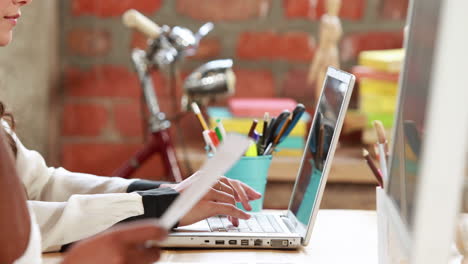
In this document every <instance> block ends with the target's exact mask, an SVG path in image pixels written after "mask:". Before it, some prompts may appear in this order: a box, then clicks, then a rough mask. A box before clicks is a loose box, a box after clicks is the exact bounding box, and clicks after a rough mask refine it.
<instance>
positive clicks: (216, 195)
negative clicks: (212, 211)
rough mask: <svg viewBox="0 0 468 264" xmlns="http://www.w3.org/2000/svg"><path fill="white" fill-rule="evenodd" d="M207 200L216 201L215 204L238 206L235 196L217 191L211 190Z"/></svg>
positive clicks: (206, 197) (206, 196)
mask: <svg viewBox="0 0 468 264" xmlns="http://www.w3.org/2000/svg"><path fill="white" fill-rule="evenodd" d="M204 199H205V200H208V201H214V202H221V203H228V204H233V205H235V204H236V200H235V199H234V196H232V195H231V194H229V193H225V192H222V191H219V190H216V189H213V188H211V190H210V191H209V192H208V193H207V194H206V195H205V198H204Z"/></svg>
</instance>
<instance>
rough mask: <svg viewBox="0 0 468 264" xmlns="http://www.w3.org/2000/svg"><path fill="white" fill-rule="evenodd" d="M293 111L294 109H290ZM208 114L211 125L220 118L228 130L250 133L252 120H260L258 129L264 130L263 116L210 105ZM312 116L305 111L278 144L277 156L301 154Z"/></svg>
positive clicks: (214, 124)
mask: <svg viewBox="0 0 468 264" xmlns="http://www.w3.org/2000/svg"><path fill="white" fill-rule="evenodd" d="M289 110H290V111H292V109H289ZM208 116H209V119H210V125H211V126H212V127H214V126H216V120H217V119H220V120H221V121H222V123H223V126H224V128H225V129H226V132H228V133H229V132H235V133H240V134H244V135H247V134H248V133H249V129H250V126H251V125H252V120H254V119H257V120H258V126H257V128H256V131H257V132H258V133H261V132H262V131H263V116H255V117H245V116H241V117H239V116H234V115H233V114H232V112H231V111H230V109H229V108H227V107H209V108H208ZM309 120H310V116H309V115H308V114H307V113H304V115H303V116H302V118H301V120H300V121H299V122H298V123H297V125H296V126H295V127H294V129H293V130H292V131H291V133H290V134H289V136H288V137H287V138H286V139H284V141H283V142H282V143H281V144H279V145H278V147H277V149H278V152H277V153H275V155H276V156H301V155H302V152H303V150H304V146H305V137H306V136H307V122H308V121H309Z"/></svg>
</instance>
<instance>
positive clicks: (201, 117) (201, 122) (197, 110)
mask: <svg viewBox="0 0 468 264" xmlns="http://www.w3.org/2000/svg"><path fill="white" fill-rule="evenodd" d="M192 110H193V112H194V113H195V115H197V117H198V120H199V121H200V124H201V126H202V127H203V130H209V128H208V126H207V125H206V122H205V118H203V116H202V114H201V111H200V108H199V107H198V105H197V103H195V102H193V103H192Z"/></svg>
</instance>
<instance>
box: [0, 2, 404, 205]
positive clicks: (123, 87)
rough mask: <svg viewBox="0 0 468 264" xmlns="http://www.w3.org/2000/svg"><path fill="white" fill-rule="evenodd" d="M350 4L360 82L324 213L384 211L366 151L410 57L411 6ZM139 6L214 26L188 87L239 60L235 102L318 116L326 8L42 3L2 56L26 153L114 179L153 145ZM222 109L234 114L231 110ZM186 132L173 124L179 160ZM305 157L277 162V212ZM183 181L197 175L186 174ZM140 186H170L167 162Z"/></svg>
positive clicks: (194, 153) (161, 95)
mask: <svg viewBox="0 0 468 264" xmlns="http://www.w3.org/2000/svg"><path fill="white" fill-rule="evenodd" d="M341 4H342V6H341V9H340V12H339V18H340V20H341V23H342V28H343V35H342V36H341V38H340V40H339V42H338V43H337V47H338V50H339V58H340V63H341V68H342V69H343V70H346V71H349V72H352V73H354V74H355V75H356V76H357V86H356V88H355V92H354V94H353V99H352V102H351V106H350V108H351V109H350V111H349V113H348V116H347V118H346V121H345V126H344V131H343V135H342V138H341V144H340V147H339V149H338V151H337V154H336V155H335V160H334V164H333V167H332V172H331V175H330V178H329V182H328V185H327V189H326V193H325V196H324V201H323V207H324V208H355V209H373V208H375V186H376V181H375V179H374V177H373V176H372V174H371V172H370V170H369V168H368V167H367V165H366V164H365V162H364V160H363V159H362V155H361V150H362V147H363V146H364V147H368V148H369V149H370V150H373V143H374V142H375V140H376V138H375V135H374V134H373V132H372V127H371V126H370V124H371V121H372V120H373V119H382V120H383V121H385V122H384V124H385V126H386V128H387V129H388V130H389V131H390V130H391V123H392V120H391V118H392V117H393V112H392V111H393V109H394V104H395V98H396V84H397V80H398V71H399V65H400V64H401V60H402V56H401V52H400V53H398V50H397V51H396V52H397V54H396V55H395V54H394V53H395V49H399V48H401V47H402V45H403V27H404V25H405V18H406V11H407V6H408V0H342V3H341ZM130 8H134V9H137V10H139V11H140V12H142V13H143V14H145V15H146V16H148V17H149V18H151V19H152V20H154V21H155V22H156V23H158V24H159V25H169V26H171V27H172V26H176V25H177V26H182V27H186V28H188V29H190V30H192V31H196V30H198V28H199V27H200V26H201V25H203V24H204V23H205V22H208V21H211V22H213V23H214V29H213V31H212V32H210V33H209V34H208V35H207V37H206V38H204V39H203V40H202V41H201V43H200V48H199V51H198V53H197V54H196V55H194V56H191V57H188V58H186V59H185V61H184V62H183V63H181V64H180V65H179V70H180V74H181V76H182V77H183V78H185V77H186V76H187V75H188V74H189V73H190V72H191V71H192V70H194V69H195V68H196V67H198V66H200V65H201V64H203V63H206V62H208V61H210V60H214V59H223V58H231V59H233V61H234V66H233V69H234V73H235V76H236V86H235V88H236V90H235V93H234V95H233V96H232V97H231V98H291V99H293V100H295V101H296V102H297V103H302V104H304V105H305V106H306V108H307V111H308V112H309V114H310V115H312V114H313V110H314V107H315V97H314V95H315V89H316V88H315V85H313V84H309V83H308V81H307V75H308V70H309V67H310V65H311V63H312V61H313V59H314V55H315V53H316V51H317V48H318V43H319V24H320V19H321V17H322V15H323V14H324V13H325V12H326V0H134V1H131V0H107V1H95V0H60V1H58V0H48V1H37V0H36V1H33V3H32V4H31V5H30V6H28V7H25V8H23V10H22V11H23V16H22V18H21V19H20V22H19V25H18V26H17V28H16V29H15V33H14V36H15V37H14V41H13V43H12V44H11V45H10V46H8V47H6V48H1V49H0V61H1V63H0V100H1V101H3V102H4V103H5V104H6V105H7V108H8V109H9V110H10V111H12V112H13V113H14V115H15V117H16V119H17V122H18V125H17V127H18V128H17V132H18V134H19V136H20V138H21V139H22V141H23V143H24V144H25V145H26V146H27V147H28V148H30V149H35V150H37V151H39V152H40V153H41V154H43V155H44V157H45V158H46V160H47V162H48V164H49V165H50V166H63V167H65V168H67V169H69V170H73V171H79V172H88V173H93V174H98V175H106V176H107V175H111V174H112V172H113V171H114V170H115V169H116V168H117V167H119V166H120V165H121V164H122V163H123V162H124V161H125V160H127V159H128V158H130V157H131V156H132V154H133V153H135V152H136V151H137V150H138V149H139V148H140V147H141V146H142V145H143V144H144V143H143V142H144V140H143V129H142V125H141V124H142V117H141V114H140V108H141V101H140V97H141V88H140V86H139V81H138V78H137V75H136V73H135V72H134V70H133V66H132V63H131V60H130V53H131V50H132V49H133V48H145V47H146V45H147V41H146V37H144V36H143V35H141V34H139V33H137V32H135V31H133V30H130V29H128V28H126V27H125V26H124V25H123V23H122V19H121V16H122V14H123V13H124V12H125V11H126V10H127V9H130ZM367 51H375V53H372V52H371V53H366V52H367ZM385 51H390V55H389V53H385ZM382 52H383V53H382ZM391 52H393V53H391ZM395 65H396V66H395ZM154 81H155V82H154V85H155V88H156V93H157V96H158V99H159V103H160V104H161V108H162V110H163V111H164V112H166V113H168V114H170V113H171V112H172V110H173V105H172V102H173V101H172V100H173V98H172V97H173V94H175V96H177V97H178V98H179V100H180V96H181V94H182V88H181V86H180V85H177V86H176V87H175V88H173V89H175V91H173V90H170V89H169V88H168V85H167V83H168V76H167V74H165V73H164V72H156V73H155V75H154ZM369 100H371V101H372V103H369ZM379 100H380V101H379ZM381 105H385V109H381V108H379V106H381ZM211 106H218V107H225V108H228V100H227V99H222V100H217V101H216V102H214V103H212V104H211ZM233 118H235V117H233ZM260 118H261V117H260ZM309 121H310V120H309ZM305 122H308V120H305ZM178 125H179V127H180V128H179V129H180V130H181V131H184V134H183V138H184V139H185V141H186V145H187V148H188V153H189V155H188V157H185V156H184V157H182V156H180V154H179V153H181V152H179V151H178V152H177V154H178V155H179V158H180V159H181V160H183V159H189V161H190V162H191V164H192V166H193V167H194V168H196V167H197V165H198V164H200V162H201V161H202V160H203V159H204V157H205V154H204V150H203V146H204V144H203V139H202V136H201V128H200V124H199V123H198V120H197V119H196V117H195V115H187V116H185V117H184V118H182V119H181V120H180V122H179V124H178ZM175 132H176V131H175V129H174V126H173V127H172V128H171V135H172V136H173V137H172V138H173V141H174V143H175V146H176V149H177V150H178V149H179V144H178V142H179V141H177V137H176V136H175ZM306 132H307V131H304V132H303V134H302V135H299V136H302V137H305V136H306ZM296 147H297V146H296ZM301 147H302V146H299V147H298V149H299V150H300V149H301ZM370 152H373V151H370ZM297 153H298V152H297V151H296V152H294V151H291V152H290V153H289V154H287V155H278V156H275V157H274V158H273V164H272V167H271V168H270V175H269V177H270V178H269V179H270V180H269V182H268V186H267V193H266V198H265V207H267V208H285V207H287V201H288V199H289V195H290V193H291V190H292V187H293V186H292V185H293V182H294V178H295V177H296V172H297V167H298V165H299V160H300V151H299V154H297ZM183 172H184V173H183V175H184V176H188V175H187V170H186V168H185V169H184V168H183ZM134 177H141V178H147V179H165V178H166V177H165V175H164V172H163V170H162V166H161V160H160V158H159V157H158V156H154V157H153V158H151V161H150V162H147V163H145V165H144V166H143V167H142V168H141V169H139V170H138V171H137V173H136V174H135V175H134Z"/></svg>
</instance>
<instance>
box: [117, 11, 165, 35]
mask: <svg viewBox="0 0 468 264" xmlns="http://www.w3.org/2000/svg"><path fill="white" fill-rule="evenodd" d="M122 20H123V23H124V25H126V26H127V27H129V28H133V29H136V30H138V31H140V32H141V33H143V34H145V35H146V36H148V37H149V38H151V39H155V38H157V37H159V35H161V33H162V30H161V27H159V26H158V25H157V24H156V23H154V22H153V21H152V20H151V19H149V18H147V17H146V16H144V15H143V14H142V13H140V12H138V11H136V10H135V9H130V10H127V11H126V12H125V13H124V14H123V16H122Z"/></svg>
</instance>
